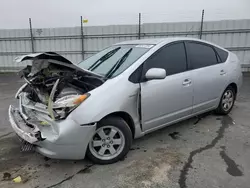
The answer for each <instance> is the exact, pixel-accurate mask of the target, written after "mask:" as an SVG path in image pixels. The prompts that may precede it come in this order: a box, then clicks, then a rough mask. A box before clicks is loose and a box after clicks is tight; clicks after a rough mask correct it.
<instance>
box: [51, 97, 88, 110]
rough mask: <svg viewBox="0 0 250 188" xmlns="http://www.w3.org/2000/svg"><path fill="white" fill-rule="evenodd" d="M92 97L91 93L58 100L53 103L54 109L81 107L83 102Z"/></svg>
mask: <svg viewBox="0 0 250 188" xmlns="http://www.w3.org/2000/svg"><path fill="white" fill-rule="evenodd" d="M89 96H90V94H89V93H86V94H84V95H67V96H64V97H62V98H60V99H57V100H56V101H55V102H54V103H53V109H57V108H67V107H69V108H72V107H75V106H78V105H80V104H81V103H82V102H83V101H85V100H86V99H87V98H88V97H89Z"/></svg>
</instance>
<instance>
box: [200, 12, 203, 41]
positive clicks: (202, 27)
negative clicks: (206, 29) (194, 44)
mask: <svg viewBox="0 0 250 188" xmlns="http://www.w3.org/2000/svg"><path fill="white" fill-rule="evenodd" d="M203 21H204V9H203V10H202V15H201V29H200V39H201V38H202V30H203Z"/></svg>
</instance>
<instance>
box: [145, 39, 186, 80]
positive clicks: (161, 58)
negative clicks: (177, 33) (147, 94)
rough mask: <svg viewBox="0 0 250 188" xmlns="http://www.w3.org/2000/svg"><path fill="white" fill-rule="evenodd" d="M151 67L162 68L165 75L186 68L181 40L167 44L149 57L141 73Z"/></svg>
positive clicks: (182, 70) (176, 72) (179, 71)
mask: <svg viewBox="0 0 250 188" xmlns="http://www.w3.org/2000/svg"><path fill="white" fill-rule="evenodd" d="M151 68H163V69H165V70H166V73H167V76H169V75H173V74H178V73H181V72H184V71H186V70H187V61H186V52H185V47H184V43H183V42H178V43H174V44H170V45H169V44H168V45H166V46H164V47H162V48H161V49H159V50H158V51H157V52H156V53H154V54H153V55H152V56H151V57H149V58H148V59H147V60H146V61H145V63H144V66H143V74H142V75H145V73H146V72H147V71H148V70H149V69H151Z"/></svg>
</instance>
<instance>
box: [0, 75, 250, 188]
mask: <svg viewBox="0 0 250 188" xmlns="http://www.w3.org/2000/svg"><path fill="white" fill-rule="evenodd" d="M21 85H22V81H21V80H20V81H19V78H18V77H17V76H16V75H14V74H2V75H0V86H1V89H0V103H1V105H0V115H1V119H0V121H1V124H0V187H1V188H15V187H18V188H23V187H25V188H27V187H28V188H39V187H40V188H52V187H62V188H67V187H76V188H80V187H83V188H102V187H105V188H106V187H108V188H111V187H114V188H115V187H119V188H123V187H129V188H133V187H135V188H137V187H138V188H141V187H152V188H161V187H168V188H179V187H180V188H188V187H190V188H191V187H192V188H193V187H195V188H196V187H197V188H206V187H208V188H215V187H225V188H235V187H240V188H247V187H249V184H250V179H249V177H250V162H249V159H250V75H244V85H243V87H242V89H241V91H240V94H239V95H238V98H237V101H236V104H235V107H234V109H233V110H232V112H231V113H230V114H229V115H228V116H224V117H223V116H215V115H214V114H213V113H207V114H204V115H201V116H199V117H197V118H192V119H189V120H186V121H183V122H181V123H178V124H175V125H172V126H169V127H166V128H164V129H162V130H159V131H156V132H154V133H151V134H149V135H146V136H145V137H143V138H140V139H138V140H135V141H134V143H133V146H132V148H131V151H130V152H129V154H128V155H127V157H126V158H124V159H123V160H122V161H119V162H118V163H115V164H111V165H95V164H92V163H91V162H89V161H88V160H80V161H70V160H54V159H48V158H45V157H43V156H41V155H39V154H37V153H33V152H20V143H19V140H18V139H17V137H16V136H15V135H14V133H13V132H12V129H11V127H10V124H9V122H8V105H9V104H14V103H15V99H14V95H15V92H16V90H17V89H18V88H19V87H20V86H21ZM15 178H17V179H16V180H18V181H16V182H14V181H13V179H15Z"/></svg>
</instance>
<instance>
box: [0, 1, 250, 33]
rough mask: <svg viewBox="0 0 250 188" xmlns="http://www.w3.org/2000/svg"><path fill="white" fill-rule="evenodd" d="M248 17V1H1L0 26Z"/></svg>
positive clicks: (63, 25)
mask: <svg viewBox="0 0 250 188" xmlns="http://www.w3.org/2000/svg"><path fill="white" fill-rule="evenodd" d="M202 9H204V10H205V15H204V21H206V20H224V19H250V0H0V28H1V29H13V28H28V27H29V22H28V20H29V18H31V19H32V26H33V28H49V27H50V28H52V27H75V26H79V25H80V23H81V20H80V16H83V18H84V19H88V23H86V24H84V25H86V26H92V25H118V24H136V23H138V13H139V12H140V13H141V14H142V23H152V22H183V21H200V20H201V11H202Z"/></svg>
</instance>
